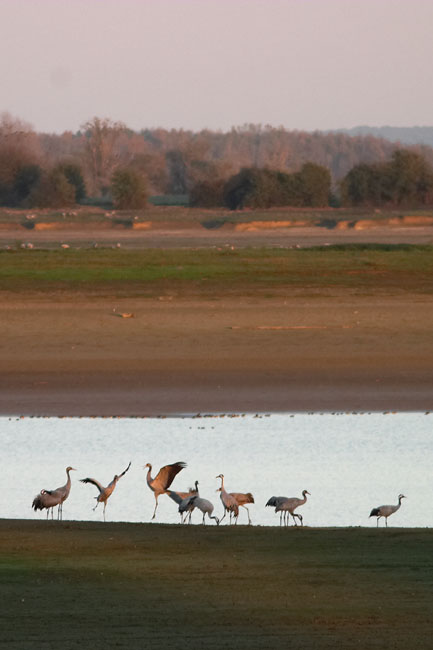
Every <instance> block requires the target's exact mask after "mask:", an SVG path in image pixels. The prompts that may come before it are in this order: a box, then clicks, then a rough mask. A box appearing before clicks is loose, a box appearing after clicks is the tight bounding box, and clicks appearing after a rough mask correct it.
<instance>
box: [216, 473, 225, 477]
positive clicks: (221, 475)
mask: <svg viewBox="0 0 433 650" xmlns="http://www.w3.org/2000/svg"><path fill="white" fill-rule="evenodd" d="M215 478H224V474H218V476H215Z"/></svg>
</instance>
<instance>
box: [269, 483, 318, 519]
mask: <svg viewBox="0 0 433 650" xmlns="http://www.w3.org/2000/svg"><path fill="white" fill-rule="evenodd" d="M307 494H308V495H309V496H311V494H310V493H309V492H308V490H303V491H302V497H303V498H302V499H299V498H298V497H271V498H270V499H269V500H268V502H267V503H266V505H267V506H272V507H274V508H275V512H279V513H280V526H281V525H282V524H283V523H284V525H285V526H288V524H289V519H290V515H292V517H293V521H294V522H295V526H297V525H298V524H297V523H296V519H299V521H300V522H301V526H303V525H304V520H303V517H302V515H299V514H298V513H296V512H295V510H296V508H298V507H299V506H303V505H304V503H306V502H307Z"/></svg>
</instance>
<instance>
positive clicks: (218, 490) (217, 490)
mask: <svg viewBox="0 0 433 650" xmlns="http://www.w3.org/2000/svg"><path fill="white" fill-rule="evenodd" d="M217 478H218V476H217ZM222 491H223V489H222V488H218V489H216V490H215V492H222Z"/></svg>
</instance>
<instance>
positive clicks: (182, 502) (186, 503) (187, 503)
mask: <svg viewBox="0 0 433 650" xmlns="http://www.w3.org/2000/svg"><path fill="white" fill-rule="evenodd" d="M168 496H169V497H170V498H171V499H173V501H176V503H177V504H178V506H179V508H178V510H179V514H180V523H181V524H184V523H185V522H186V520H187V518H188V515H189V523H191V514H192V511H193V510H194V508H192V507H191V499H192V498H193V497H197V496H199V491H198V481H195V483H194V489H193V488H189V491H188V492H175V493H174V494H169V495H168Z"/></svg>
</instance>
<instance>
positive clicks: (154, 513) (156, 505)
mask: <svg viewBox="0 0 433 650" xmlns="http://www.w3.org/2000/svg"><path fill="white" fill-rule="evenodd" d="M157 507H158V497H155V510H154V511H153V516H152V519H155V515H156V509H157ZM152 519H151V520H150V521H152Z"/></svg>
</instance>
